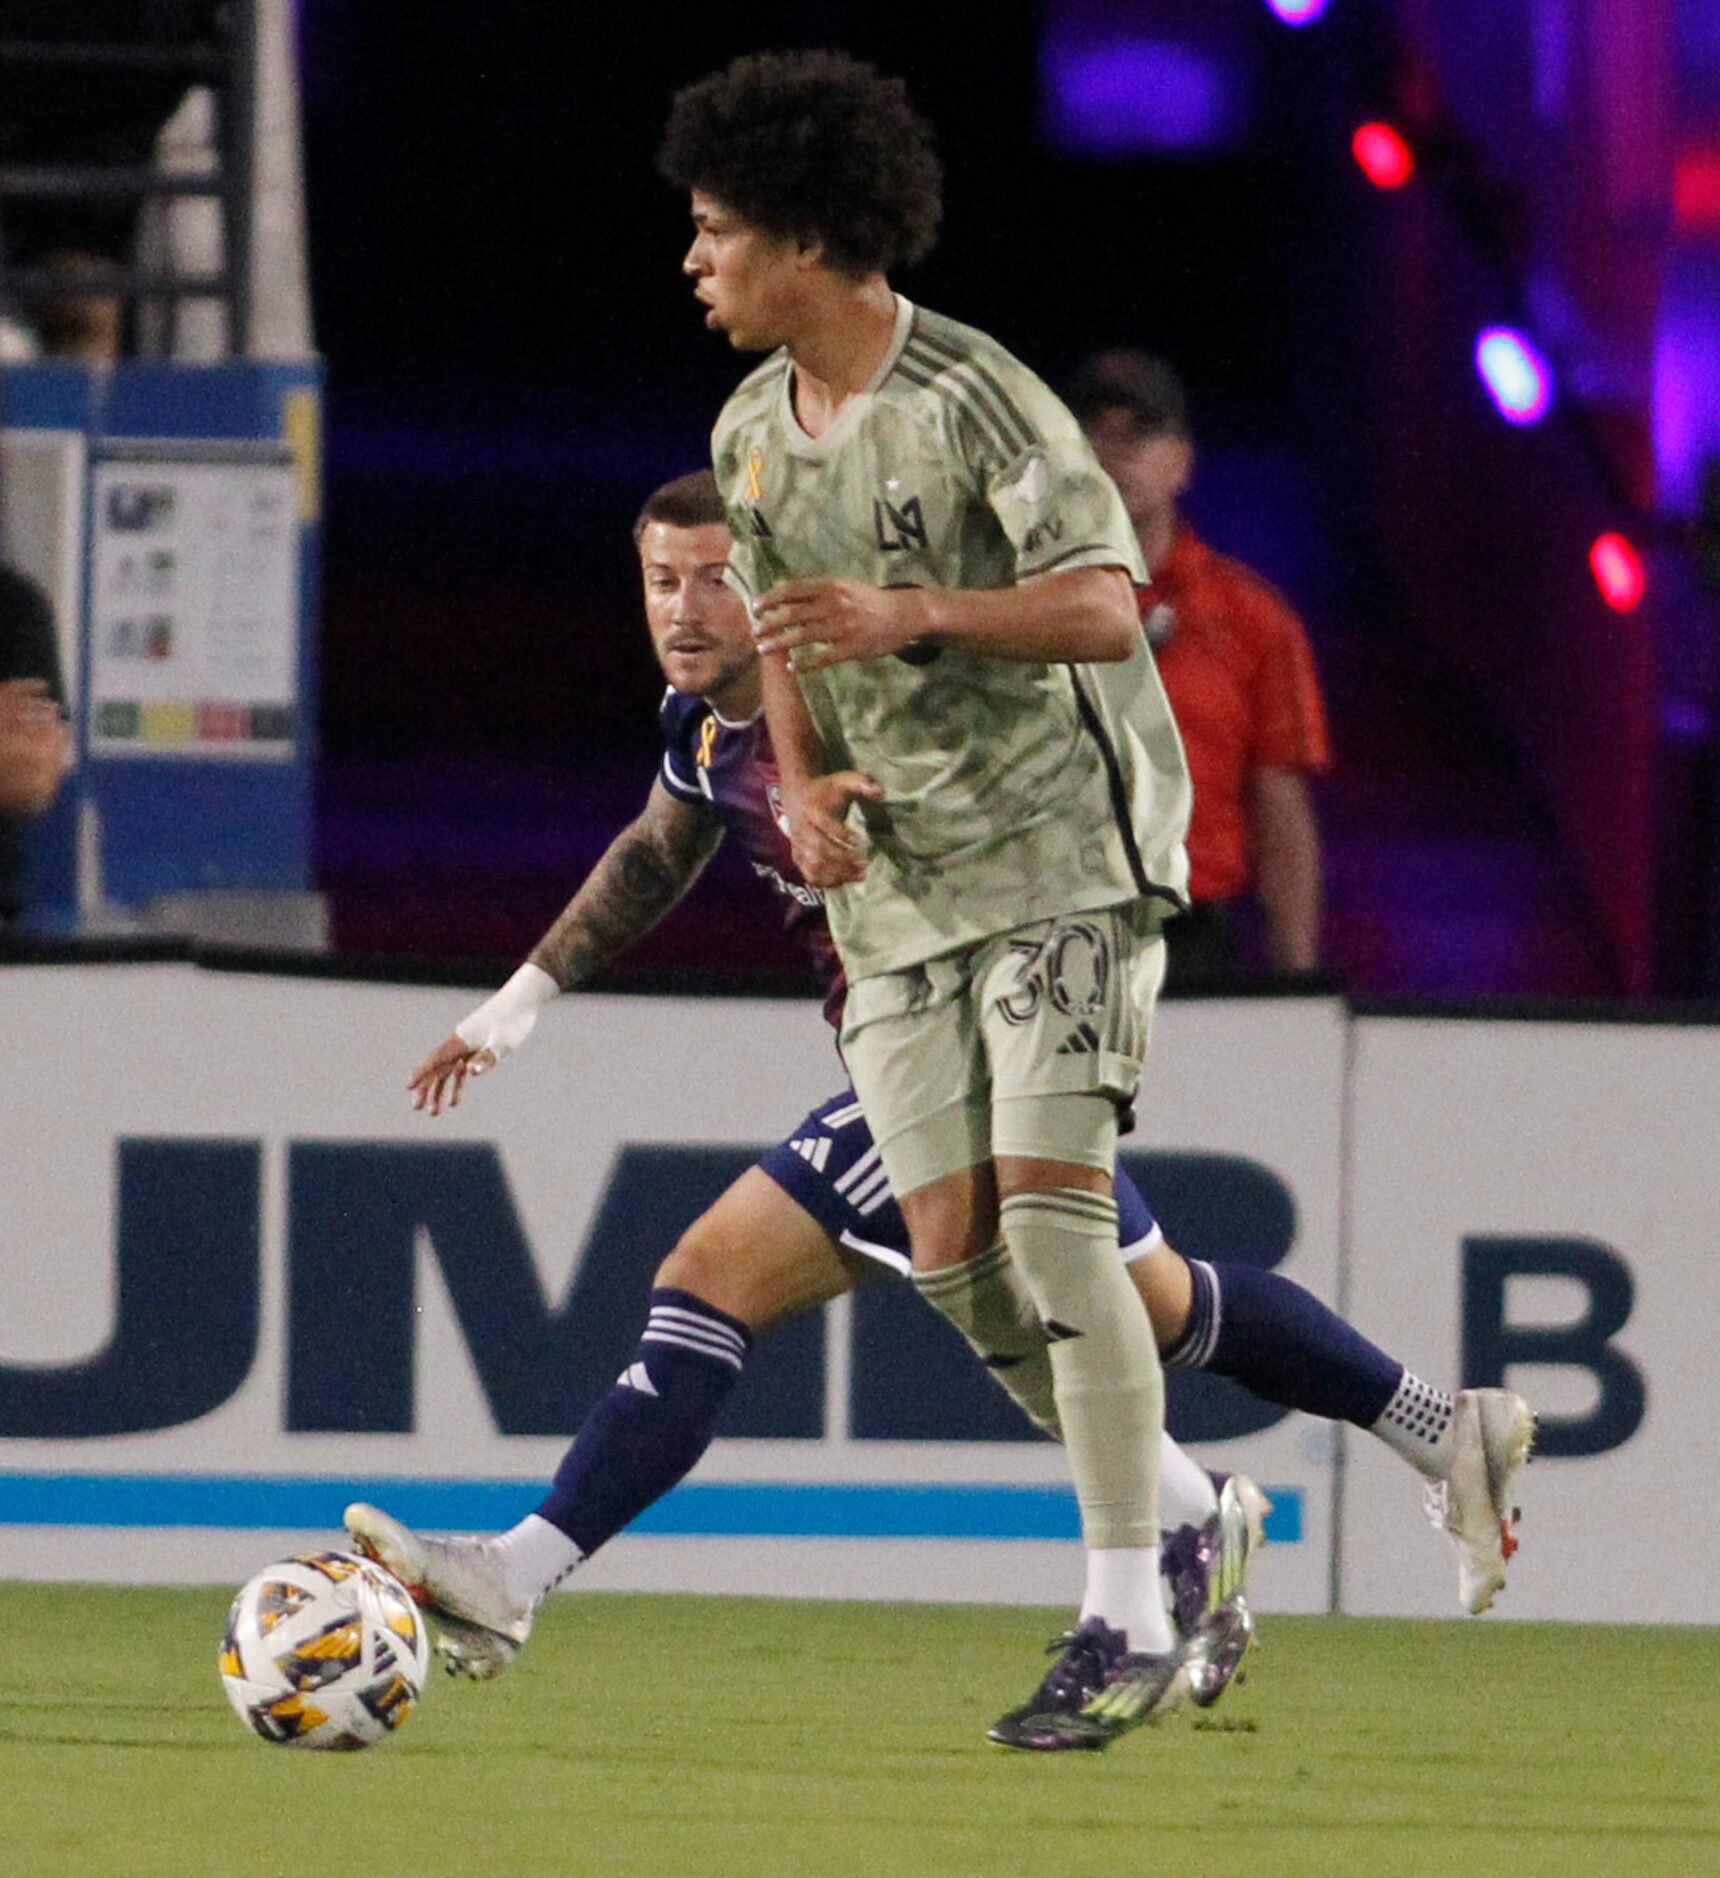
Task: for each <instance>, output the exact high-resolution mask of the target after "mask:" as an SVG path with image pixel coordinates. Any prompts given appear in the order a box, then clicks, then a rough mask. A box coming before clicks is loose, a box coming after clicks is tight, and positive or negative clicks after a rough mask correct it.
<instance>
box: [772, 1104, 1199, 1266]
mask: <svg viewBox="0 0 1720 1878" xmlns="http://www.w3.org/2000/svg"><path fill="white" fill-rule="evenodd" d="M758 1165H759V1166H760V1167H761V1168H763V1169H764V1171H765V1172H766V1173H767V1174H769V1175H770V1177H771V1179H772V1180H774V1181H775V1182H776V1184H777V1185H778V1186H779V1187H780V1188H781V1189H782V1190H783V1192H784V1193H786V1194H787V1195H788V1197H789V1198H790V1199H791V1200H793V1201H795V1202H796V1203H797V1204H798V1205H800V1206H802V1207H804V1208H805V1209H806V1211H807V1212H809V1213H810V1214H811V1215H812V1217H813V1218H814V1219H815V1220H817V1221H818V1223H819V1225H821V1226H822V1227H823V1228H824V1230H825V1231H826V1232H827V1233H829V1235H830V1236H831V1238H832V1239H834V1240H835V1241H836V1243H837V1244H838V1245H843V1246H846V1247H847V1248H848V1249H849V1251H851V1252H859V1253H862V1254H863V1255H864V1256H865V1257H867V1258H869V1259H876V1260H877V1261H878V1263H879V1264H880V1265H887V1266H889V1268H890V1270H891V1271H893V1272H905V1271H907V1269H908V1228H907V1224H906V1222H905V1221H904V1220H903V1218H902V1209H901V1208H900V1207H899V1206H898V1205H897V1204H896V1196H895V1195H894V1194H893V1193H892V1192H891V1191H890V1183H889V1181H887V1180H886V1179H885V1178H884V1167H883V1163H882V1162H881V1161H880V1160H879V1159H878V1150H877V1148H876V1147H875V1146H874V1144H873V1141H872V1131H871V1129H870V1128H868V1127H867V1126H866V1117H865V1116H864V1115H863V1114H862V1113H861V1112H860V1099H859V1097H858V1096H856V1095H855V1093H854V1091H853V1090H852V1089H844V1090H843V1091H842V1093H841V1094H840V1095H835V1096H832V1097H831V1098H830V1100H829V1101H828V1102H821V1103H820V1104H819V1105H818V1107H817V1108H815V1109H814V1110H813V1111H812V1113H811V1114H810V1115H809V1116H807V1118H806V1120H805V1121H803V1122H802V1123H801V1124H800V1126H799V1127H798V1128H797V1129H795V1131H794V1133H793V1134H791V1135H790V1136H789V1138H788V1139H787V1140H786V1141H782V1142H778V1144H777V1145H776V1146H775V1147H774V1148H772V1149H771V1150H770V1152H769V1153H768V1154H765V1155H763V1156H761V1157H760V1159H759V1163H758ZM1116 1193H1117V1237H1118V1239H1119V1241H1120V1242H1121V1244H1122V1248H1123V1257H1124V1258H1125V1259H1137V1258H1140V1257H1141V1256H1142V1255H1143V1254H1144V1253H1147V1252H1150V1251H1152V1249H1153V1247H1154V1246H1156V1245H1157V1244H1158V1243H1159V1242H1160V1240H1161V1238H1162V1237H1163V1234H1161V1233H1160V1231H1159V1226H1158V1221H1157V1220H1155V1219H1154V1218H1153V1216H1152V1213H1151V1212H1150V1211H1149V1210H1148V1207H1147V1203H1146V1201H1145V1200H1143V1199H1142V1198H1141V1190H1140V1188H1139V1187H1137V1186H1136V1185H1135V1183H1134V1182H1133V1181H1132V1180H1131V1179H1130V1178H1129V1177H1128V1175H1127V1174H1125V1173H1123V1172H1122V1171H1121V1170H1120V1169H1119V1171H1118V1174H1117V1185H1116Z"/></svg>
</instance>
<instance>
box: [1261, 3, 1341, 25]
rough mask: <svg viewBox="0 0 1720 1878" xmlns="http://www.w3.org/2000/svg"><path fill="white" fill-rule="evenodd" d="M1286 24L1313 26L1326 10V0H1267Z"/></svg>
mask: <svg viewBox="0 0 1720 1878" xmlns="http://www.w3.org/2000/svg"><path fill="white" fill-rule="evenodd" d="M1266 4H1267V5H1268V6H1269V7H1270V8H1271V9H1272V11H1273V12H1274V13H1276V14H1277V15H1278V17H1279V18H1280V19H1281V20H1282V21H1283V22H1284V24H1285V25H1286V26H1312V25H1313V24H1314V22H1315V21H1316V20H1317V19H1318V18H1319V17H1320V15H1321V14H1322V13H1324V12H1325V10H1326V0H1266Z"/></svg>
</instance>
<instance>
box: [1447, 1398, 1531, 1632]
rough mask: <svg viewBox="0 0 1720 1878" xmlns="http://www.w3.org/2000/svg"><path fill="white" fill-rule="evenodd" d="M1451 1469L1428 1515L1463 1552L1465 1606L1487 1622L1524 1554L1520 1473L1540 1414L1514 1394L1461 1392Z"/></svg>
mask: <svg viewBox="0 0 1720 1878" xmlns="http://www.w3.org/2000/svg"><path fill="white" fill-rule="evenodd" d="M1451 1439H1452V1454H1451V1470H1450V1472H1449V1473H1448V1474H1447V1475H1446V1477H1445V1479H1443V1480H1436V1481H1433V1482H1432V1483H1431V1484H1430V1485H1429V1487H1428V1489H1427V1515H1428V1518H1429V1519H1431V1520H1432V1521H1433V1523H1434V1524H1435V1525H1436V1526H1438V1527H1439V1528H1440V1529H1441V1530H1442V1531H1443V1532H1446V1533H1449V1534H1450V1536H1451V1542H1452V1544H1453V1545H1454V1546H1455V1547H1456V1548H1457V1597H1458V1602H1459V1603H1460V1604H1461V1605H1462V1606H1463V1608H1464V1610H1466V1611H1467V1612H1469V1614H1470V1615H1471V1616H1479V1615H1480V1613H1481V1612H1482V1611H1485V1610H1487V1609H1488V1608H1489V1606H1491V1604H1492V1602H1493V1600H1494V1599H1495V1598H1496V1597H1497V1596H1498V1595H1499V1593H1500V1592H1501V1591H1502V1590H1504V1588H1505V1562H1506V1560H1507V1559H1509V1558H1510V1556H1511V1555H1512V1553H1513V1552H1515V1551H1516V1550H1517V1534H1516V1532H1515V1530H1514V1526H1515V1522H1516V1520H1517V1519H1518V1518H1519V1513H1518V1510H1517V1503H1516V1493H1515V1488H1516V1480H1517V1470H1518V1469H1519V1468H1520V1467H1521V1466H1522V1465H1523V1463H1524V1462H1525V1461H1526V1460H1527V1459H1528V1458H1529V1453H1530V1450H1531V1449H1532V1448H1533V1447H1534V1445H1535V1415H1534V1411H1533V1410H1532V1409H1531V1408H1530V1407H1529V1404H1528V1403H1527V1402H1525V1401H1524V1400H1523V1398H1522V1397H1521V1396H1520V1395H1517V1394H1515V1393H1514V1392H1513V1391H1512V1390H1510V1389H1463V1390H1460V1391H1459V1392H1458V1395H1457V1399H1456V1413H1455V1418H1454V1420H1453V1423H1452V1430H1451Z"/></svg>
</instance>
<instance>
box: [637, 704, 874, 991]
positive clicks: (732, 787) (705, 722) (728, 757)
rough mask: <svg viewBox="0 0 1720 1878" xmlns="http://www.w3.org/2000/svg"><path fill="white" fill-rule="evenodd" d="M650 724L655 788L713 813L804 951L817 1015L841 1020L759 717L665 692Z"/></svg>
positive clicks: (815, 897)
mask: <svg viewBox="0 0 1720 1878" xmlns="http://www.w3.org/2000/svg"><path fill="white" fill-rule="evenodd" d="M657 720H658V723H659V725H660V726H661V728H662V732H663V770H662V775H663V787H664V788H665V789H667V790H668V791H669V793H670V794H671V795H672V796H675V797H678V798H679V799H680V800H681V801H682V802H698V803H703V804H704V805H705V806H706V807H707V808H710V809H713V810H714V811H715V812H716V814H717V816H718V818H719V819H720V820H721V822H722V824H723V830H724V832H725V834H727V835H728V836H729V837H730V838H731V839H732V840H734V841H736V842H737V843H739V845H740V850H741V852H742V853H743V854H744V855H745V856H746V857H747V859H748V861H750V862H751V863H752V870H753V872H754V873H755V874H757V875H758V877H759V878H760V879H761V880H763V881H764V882H766V884H767V885H768V886H769V887H770V888H771V890H772V891H773V892H774V893H775V894H776V895H777V897H778V898H779V899H780V900H781V901H782V905H783V912H784V916H785V921H786V924H787V926H788V930H789V931H790V932H791V933H793V934H794V936H795V938H796V939H798V940H799V941H800V943H801V944H802V945H803V946H804V947H805V948H806V951H807V953H808V955H809V956H810V958H811V960H812V966H813V970H814V971H815V972H816V973H817V974H818V982H819V983H820V985H822V986H823V988H824V1014H825V1016H826V1017H828V1018H829V1019H830V1021H831V1023H833V1024H834V1023H838V1022H839V1021H840V1019H841V1015H842V1000H843V998H844V996H845V995H846V994H847V989H848V987H847V983H846V981H845V980H844V978H843V976H842V961H841V960H840V959H839V958H838V957H837V956H836V946H835V943H834V942H833V941H832V939H831V937H830V924H829V921H828V920H827V919H826V917H825V913H824V895H823V893H822V892H821V891H820V890H819V889H818V888H817V887H809V886H808V885H807V884H806V882H805V881H804V880H803V879H802V878H801V876H800V870H799V869H798V868H797V867H796V866H795V864H794V855H793V852H792V850H791V849H790V847H789V840H788V828H787V824H786V823H785V821H784V819H783V813H782V791H781V787H780V783H779V780H778V774H777V767H776V757H775V755H774V754H773V752H772V750H771V747H770V734H769V732H768V731H767V730H766V729H765V724H764V714H763V712H760V713H759V715H758V716H757V717H754V718H749V719H748V721H747V722H746V723H744V724H731V723H730V722H729V721H728V720H727V719H726V718H722V717H719V716H718V715H717V713H716V712H715V711H714V710H713V709H712V708H711V706H710V704H709V703H708V702H707V701H706V700H705V699H704V698H701V697H697V696H688V695H686V694H684V693H682V692H679V691H676V690H674V689H672V688H671V689H670V690H669V691H668V692H667V693H666V694H665V695H664V698H663V703H662V705H661V707H660V708H659V710H658V713H657Z"/></svg>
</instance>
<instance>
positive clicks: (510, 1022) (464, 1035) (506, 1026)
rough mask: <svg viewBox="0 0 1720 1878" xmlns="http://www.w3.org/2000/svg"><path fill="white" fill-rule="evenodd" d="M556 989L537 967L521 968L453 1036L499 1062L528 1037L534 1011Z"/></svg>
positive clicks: (534, 1020)
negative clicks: (485, 1052)
mask: <svg viewBox="0 0 1720 1878" xmlns="http://www.w3.org/2000/svg"><path fill="white" fill-rule="evenodd" d="M560 990H561V986H560V985H558V984H557V983H556V982H555V980H554V979H553V978H551V977H550V975H549V973H548V972H546V971H545V970H544V969H543V967H542V966H541V965H522V966H521V967H520V969H519V970H518V971H517V972H515V973H514V975H513V977H512V978H510V979H509V980H508V982H507V983H506V984H505V985H503V986H502V988H501V990H500V991H498V992H496V993H495V994H494V995H493V996H492V997H489V998H486V999H485V1000H484V1002H483V1003H482V1004H480V1005H479V1006H478V1008H477V1009H476V1010H475V1011H474V1012H473V1013H472V1014H471V1016H470V1017H467V1018H463V1019H462V1020H461V1021H460V1022H459V1023H458V1024H456V1025H455V1026H454V1035H455V1036H456V1037H458V1038H459V1039H460V1041H461V1042H462V1043H463V1044H465V1046H466V1047H467V1049H469V1050H488V1051H489V1053H490V1054H491V1056H493V1057H494V1058H495V1059H496V1061H497V1062H498V1063H499V1062H500V1061H501V1060H502V1058H503V1057H504V1056H506V1055H508V1054H509V1052H510V1051H513V1050H517V1049H518V1048H519V1047H520V1045H521V1044H522V1043H524V1042H525V1040H526V1039H527V1037H529V1036H530V1035H531V1034H532V1026H533V1025H534V1024H535V1023H536V1022H537V1020H538V1012H539V1011H540V1010H542V1009H543V1007H544V1006H545V1005H546V1004H548V1003H549V1001H550V999H551V998H553V997H555V996H557V994H558V993H559V992H560Z"/></svg>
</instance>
